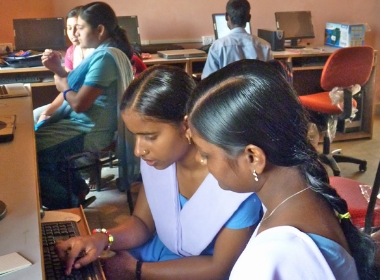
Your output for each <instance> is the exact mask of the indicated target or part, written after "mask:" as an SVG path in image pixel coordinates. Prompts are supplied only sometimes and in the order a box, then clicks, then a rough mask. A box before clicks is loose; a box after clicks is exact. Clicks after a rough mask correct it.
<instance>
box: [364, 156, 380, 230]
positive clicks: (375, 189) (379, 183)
mask: <svg viewBox="0 0 380 280" xmlns="http://www.w3.org/2000/svg"><path fill="white" fill-rule="evenodd" d="M379 189H380V162H379V165H378V166H377V171H376V176H375V181H374V183H373V186H372V192H371V196H370V199H369V202H368V208H367V213H366V216H365V223H364V232H366V233H368V234H370V233H371V232H372V230H371V227H372V216H373V212H374V210H375V206H376V201H377V195H378V194H379Z"/></svg>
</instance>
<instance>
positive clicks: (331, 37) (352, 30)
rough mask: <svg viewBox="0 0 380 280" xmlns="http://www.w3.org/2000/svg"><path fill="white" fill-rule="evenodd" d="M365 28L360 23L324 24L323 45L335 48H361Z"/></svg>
mask: <svg viewBox="0 0 380 280" xmlns="http://www.w3.org/2000/svg"><path fill="white" fill-rule="evenodd" d="M364 36H365V26H364V24H360V23H332V22H327V23H326V29H325V45H328V46H333V47H337V48H345V47H353V46H363V45H364Z"/></svg>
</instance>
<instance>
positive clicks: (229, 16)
mask: <svg viewBox="0 0 380 280" xmlns="http://www.w3.org/2000/svg"><path fill="white" fill-rule="evenodd" d="M250 10H251V6H250V4H249V2H248V1H247V0H229V1H228V2H227V6H226V20H227V25H228V28H229V29H231V32H230V33H229V34H228V35H226V36H224V37H222V38H219V39H218V40H216V41H215V42H214V43H213V44H212V46H211V47H210V50H209V52H208V56H207V61H206V64H205V67H204V68H203V72H202V79H204V78H206V77H207V76H208V75H210V74H211V73H213V72H215V71H217V70H219V69H220V68H223V67H224V66H226V65H227V64H230V63H231V62H234V61H237V60H240V59H244V58H248V59H258V60H262V61H268V60H271V59H273V54H272V51H271V47H270V44H269V43H268V42H267V41H265V40H263V39H261V38H259V37H257V36H254V35H251V34H248V33H247V32H246V31H245V29H244V28H245V25H246V24H247V22H249V21H250V19H251V15H250Z"/></svg>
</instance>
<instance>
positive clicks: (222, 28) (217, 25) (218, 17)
mask: <svg viewBox="0 0 380 280" xmlns="http://www.w3.org/2000/svg"><path fill="white" fill-rule="evenodd" d="M212 22H213V25H214V33H215V40H217V39H219V38H222V37H224V36H226V35H228V33H230V29H229V28H228V25H227V21H226V14H225V13H224V14H212ZM245 31H247V32H248V33H249V34H251V25H250V23H249V22H247V25H246V26H245Z"/></svg>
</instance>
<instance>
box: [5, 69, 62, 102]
mask: <svg viewBox="0 0 380 280" xmlns="http://www.w3.org/2000/svg"><path fill="white" fill-rule="evenodd" d="M29 76H32V77H38V78H40V79H42V82H41V83H31V84H30V85H31V88H32V101H33V109H35V108H37V107H40V106H42V105H45V104H48V103H51V102H52V101H53V100H54V99H55V97H56V96H57V94H58V91H57V89H56V87H55V84H54V73H53V72H51V71H50V70H49V69H47V68H46V67H44V66H41V67H30V68H11V67H0V77H4V78H14V77H29Z"/></svg>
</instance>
